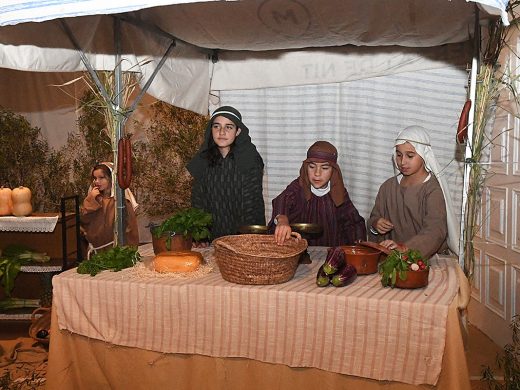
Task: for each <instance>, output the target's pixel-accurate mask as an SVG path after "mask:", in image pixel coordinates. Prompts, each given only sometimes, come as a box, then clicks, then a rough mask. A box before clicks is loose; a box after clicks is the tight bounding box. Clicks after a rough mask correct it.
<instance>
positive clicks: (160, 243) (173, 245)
mask: <svg viewBox="0 0 520 390" xmlns="http://www.w3.org/2000/svg"><path fill="white" fill-rule="evenodd" d="M168 241H169V242H170V243H169V244H168ZM152 246H153V253H155V254H156V255H157V254H159V253H161V252H168V251H169V252H180V251H187V250H190V249H191V246H192V238H191V237H185V236H183V235H180V234H175V233H173V234H168V233H165V234H163V235H162V236H161V237H155V236H154V235H152Z"/></svg>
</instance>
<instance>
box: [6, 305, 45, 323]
mask: <svg viewBox="0 0 520 390" xmlns="http://www.w3.org/2000/svg"><path fill="white" fill-rule="evenodd" d="M36 309H37V308H36V307H23V308H19V309H8V310H0V320H15V321H28V320H31V317H32V312H33V311H34V310H36ZM39 316H41V314H36V316H35V317H39Z"/></svg>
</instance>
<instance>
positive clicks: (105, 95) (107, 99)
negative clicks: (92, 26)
mask: <svg viewBox="0 0 520 390" xmlns="http://www.w3.org/2000/svg"><path fill="white" fill-rule="evenodd" d="M60 22H61V26H62V28H63V30H64V31H65V33H66V34H67V37H68V38H69V40H70V41H71V43H72V45H73V46H74V48H75V49H76V50H77V51H78V54H79V56H80V58H81V62H83V65H85V68H87V70H88V72H89V73H90V76H91V77H92V79H93V80H94V83H95V84H96V87H98V89H99V92H100V93H101V95H102V96H103V98H104V99H105V102H106V103H107V107H110V110H113V107H112V104H111V100H110V97H109V96H108V93H107V91H106V89H105V87H104V86H103V84H102V83H101V80H99V77H98V74H97V73H96V71H95V70H94V68H93V67H92V64H91V63H90V61H89V60H88V58H87V56H86V55H85V53H84V52H83V50H82V49H81V47H80V46H79V44H78V42H77V41H76V38H75V37H74V34H72V31H71V30H70V28H69V26H68V24H67V23H66V22H65V20H63V19H60Z"/></svg>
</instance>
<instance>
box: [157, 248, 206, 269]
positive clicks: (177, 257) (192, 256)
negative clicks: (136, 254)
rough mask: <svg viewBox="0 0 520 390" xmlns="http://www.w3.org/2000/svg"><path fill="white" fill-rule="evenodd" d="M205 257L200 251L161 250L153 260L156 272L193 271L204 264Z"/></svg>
mask: <svg viewBox="0 0 520 390" xmlns="http://www.w3.org/2000/svg"><path fill="white" fill-rule="evenodd" d="M202 261H203V257H202V255H201V254H200V253H199V252H195V251H180V252H171V251H167V252H161V253H159V254H158V255H156V256H155V258H154V260H153V265H154V269H155V271H156V272H161V273H164V272H193V271H196V270H197V269H198V268H199V267H200V265H201V264H202Z"/></svg>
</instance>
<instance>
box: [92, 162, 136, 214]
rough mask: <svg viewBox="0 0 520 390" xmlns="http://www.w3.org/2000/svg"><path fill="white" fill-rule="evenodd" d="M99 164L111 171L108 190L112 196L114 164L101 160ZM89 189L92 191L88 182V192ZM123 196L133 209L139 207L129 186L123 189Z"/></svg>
mask: <svg viewBox="0 0 520 390" xmlns="http://www.w3.org/2000/svg"><path fill="white" fill-rule="evenodd" d="M99 164H102V165H105V166H107V167H108V169H109V171H110V173H112V178H111V179H112V190H111V191H110V197H111V198H113V197H114V194H115V192H116V182H115V180H114V177H113V171H114V164H113V163H111V162H101V163H99ZM90 191H92V184H90V187H89V188H88V192H89V193H90ZM125 198H126V200H128V201H129V202H130V204H131V205H132V207H133V209H134V211H135V210H137V208H138V207H139V204H138V203H137V201H136V200H135V197H134V194H132V191H130V189H129V188H127V189H126V190H125Z"/></svg>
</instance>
